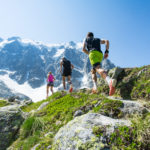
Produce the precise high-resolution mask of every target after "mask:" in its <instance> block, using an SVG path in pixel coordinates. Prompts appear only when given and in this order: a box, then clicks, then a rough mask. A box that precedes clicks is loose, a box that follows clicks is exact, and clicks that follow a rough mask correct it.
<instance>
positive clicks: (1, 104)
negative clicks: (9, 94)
mask: <svg viewBox="0 0 150 150" xmlns="http://www.w3.org/2000/svg"><path fill="white" fill-rule="evenodd" d="M7 105H9V104H8V102H7V101H5V100H0V107H4V106H7Z"/></svg>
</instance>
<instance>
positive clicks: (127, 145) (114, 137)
mask: <svg viewBox="0 0 150 150" xmlns="http://www.w3.org/2000/svg"><path fill="white" fill-rule="evenodd" d="M109 145H110V147H111V149H123V150H141V149H145V150H148V149H150V113H149V114H147V115H145V116H143V117H141V116H134V119H132V126H131V127H127V126H120V127H118V128H117V129H115V131H114V133H112V134H111V136H110V143H109Z"/></svg>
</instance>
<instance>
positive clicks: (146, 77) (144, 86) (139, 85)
mask: <svg viewBox="0 0 150 150" xmlns="http://www.w3.org/2000/svg"><path fill="white" fill-rule="evenodd" d="M139 72H141V74H140V75H138V74H139ZM117 80H118V83H117V87H116V93H115V96H118V97H122V98H124V99H145V100H150V65H149V66H144V67H140V68H126V69H124V70H123V71H122V72H121V73H120V75H119V76H118V79H117ZM99 85H100V87H99V90H100V91H101V92H103V93H105V94H108V91H109V88H108V86H107V85H105V84H104V81H102V80H101V79H100V81H99Z"/></svg>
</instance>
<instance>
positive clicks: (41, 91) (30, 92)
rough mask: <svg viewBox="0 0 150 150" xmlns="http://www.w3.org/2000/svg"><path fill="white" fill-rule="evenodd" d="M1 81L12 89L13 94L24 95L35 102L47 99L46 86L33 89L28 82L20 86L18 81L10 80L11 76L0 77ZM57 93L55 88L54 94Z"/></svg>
mask: <svg viewBox="0 0 150 150" xmlns="http://www.w3.org/2000/svg"><path fill="white" fill-rule="evenodd" d="M0 80H2V81H3V82H4V83H5V84H6V86H7V87H8V88H10V89H11V90H12V91H13V92H15V93H16V92H19V93H22V94H24V95H26V96H28V97H30V98H31V99H32V100H33V101H34V102H36V101H40V100H42V99H45V98H46V84H45V85H43V86H41V87H39V88H35V89H33V88H32V87H31V86H30V85H29V84H28V83H27V82H25V83H24V84H21V85H20V84H18V83H17V82H16V81H14V80H12V79H11V78H9V74H5V75H0ZM56 91H57V88H54V92H56ZM50 94H51V93H50Z"/></svg>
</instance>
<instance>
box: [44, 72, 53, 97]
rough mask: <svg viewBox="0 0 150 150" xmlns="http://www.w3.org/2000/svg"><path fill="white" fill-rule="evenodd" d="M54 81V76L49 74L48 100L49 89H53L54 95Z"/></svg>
mask: <svg viewBox="0 0 150 150" xmlns="http://www.w3.org/2000/svg"><path fill="white" fill-rule="evenodd" d="M54 80H55V78H54V76H53V75H52V73H51V72H49V73H48V76H47V97H46V98H48V94H49V88H51V92H52V94H53V86H54Z"/></svg>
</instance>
